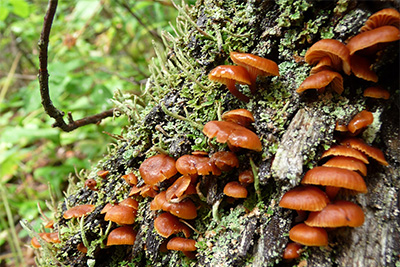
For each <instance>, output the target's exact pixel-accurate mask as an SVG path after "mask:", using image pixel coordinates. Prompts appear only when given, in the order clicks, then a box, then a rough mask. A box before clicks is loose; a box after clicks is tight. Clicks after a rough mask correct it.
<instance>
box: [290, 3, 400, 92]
mask: <svg viewBox="0 0 400 267" xmlns="http://www.w3.org/2000/svg"><path fill="white" fill-rule="evenodd" d="M399 21H400V13H399V12H398V11H397V10H395V9H392V8H388V9H383V10H381V11H379V12H377V13H375V14H373V15H372V16H370V17H369V18H368V20H367V21H366V22H365V25H364V26H363V27H362V28H361V29H360V32H361V33H360V34H358V35H356V36H354V37H352V38H351V39H350V40H349V42H348V43H347V45H345V44H343V43H341V42H340V41H337V40H334V39H323V40H320V41H318V42H316V43H315V44H314V45H312V46H311V47H310V48H309V49H308V51H307V52H306V55H305V58H304V59H305V61H306V62H307V63H308V64H310V65H315V66H314V67H313V68H312V69H311V73H310V74H311V75H310V76H309V77H307V78H306V79H305V80H304V81H303V83H302V84H300V86H299V87H298V88H297V90H296V92H297V93H299V94H300V93H303V92H304V91H306V90H309V89H316V90H317V91H318V93H323V92H324V90H325V88H326V87H327V86H329V87H330V88H331V89H332V90H333V91H335V92H336V93H338V94H339V95H340V94H341V93H342V92H343V78H342V76H341V74H340V73H339V72H341V71H343V72H344V73H345V74H347V75H350V74H351V73H353V74H354V75H355V76H356V77H358V78H361V79H364V80H367V81H372V82H375V83H376V82H378V76H377V75H376V73H375V72H374V71H373V70H372V65H373V62H374V61H375V57H376V54H377V52H378V51H379V50H381V49H382V48H384V47H385V45H386V44H388V43H390V42H394V41H397V40H399V39H400V30H399ZM378 88H379V87H378ZM374 90H375V89H374ZM374 90H372V89H368V91H367V93H366V95H365V96H368V97H377V98H386V97H387V98H388V96H387V92H382V93H377V94H374V93H372V94H370V93H369V92H370V91H374ZM382 90H384V89H380V90H377V91H382ZM375 95H377V96H375ZM387 98H386V99H387Z"/></svg>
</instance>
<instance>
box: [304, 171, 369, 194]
mask: <svg viewBox="0 0 400 267" xmlns="http://www.w3.org/2000/svg"><path fill="white" fill-rule="evenodd" d="M301 183H302V184H314V185H323V186H333V187H341V188H346V189H350V190H354V191H357V192H360V193H367V191H368V190H367V186H366V184H365V182H364V179H363V178H362V177H361V176H360V175H359V174H358V173H356V172H353V171H349V170H346V169H341V168H336V167H325V166H319V167H315V168H313V169H311V170H309V171H308V172H307V173H306V174H305V175H304V177H303V179H302V180H301Z"/></svg>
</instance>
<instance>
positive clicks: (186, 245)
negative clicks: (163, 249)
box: [167, 237, 197, 251]
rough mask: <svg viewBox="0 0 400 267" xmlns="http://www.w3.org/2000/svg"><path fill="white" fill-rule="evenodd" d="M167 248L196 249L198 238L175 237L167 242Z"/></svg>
mask: <svg viewBox="0 0 400 267" xmlns="http://www.w3.org/2000/svg"><path fill="white" fill-rule="evenodd" d="M167 249H169V250H179V251H195V250H196V249H197V248H196V240H193V239H186V238H183V237H174V238H172V239H171V240H170V241H168V243H167Z"/></svg>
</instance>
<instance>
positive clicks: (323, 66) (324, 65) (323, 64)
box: [310, 56, 334, 75]
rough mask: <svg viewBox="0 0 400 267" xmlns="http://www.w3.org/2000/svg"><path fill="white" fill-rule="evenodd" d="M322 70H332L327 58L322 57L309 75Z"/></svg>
mask: <svg viewBox="0 0 400 267" xmlns="http://www.w3.org/2000/svg"><path fill="white" fill-rule="evenodd" d="M323 70H334V69H333V64H332V60H331V58H330V57H328V56H325V57H322V58H321V59H320V60H319V61H318V64H317V65H315V66H314V67H312V68H311V70H310V75H313V74H316V73H317V72H320V71H323Z"/></svg>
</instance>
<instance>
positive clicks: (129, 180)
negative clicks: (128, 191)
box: [122, 172, 137, 186]
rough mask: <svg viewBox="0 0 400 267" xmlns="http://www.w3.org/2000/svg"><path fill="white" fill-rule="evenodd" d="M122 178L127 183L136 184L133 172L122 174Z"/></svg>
mask: <svg viewBox="0 0 400 267" xmlns="http://www.w3.org/2000/svg"><path fill="white" fill-rule="evenodd" d="M122 178H123V179H124V180H125V182H126V183H127V184H129V185H130V186H133V185H136V184H137V177H136V175H135V174H134V173H132V172H131V173H128V174H125V175H122Z"/></svg>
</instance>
